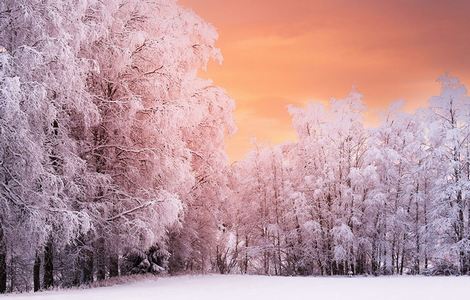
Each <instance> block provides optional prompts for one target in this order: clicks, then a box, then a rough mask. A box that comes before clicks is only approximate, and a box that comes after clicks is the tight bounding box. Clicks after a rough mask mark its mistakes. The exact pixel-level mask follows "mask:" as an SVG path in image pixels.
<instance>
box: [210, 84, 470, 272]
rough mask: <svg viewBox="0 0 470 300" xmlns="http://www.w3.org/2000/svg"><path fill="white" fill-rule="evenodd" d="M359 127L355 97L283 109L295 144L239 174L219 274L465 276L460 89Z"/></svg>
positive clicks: (468, 186)
mask: <svg viewBox="0 0 470 300" xmlns="http://www.w3.org/2000/svg"><path fill="white" fill-rule="evenodd" d="M439 81H440V83H441V85H442V90H441V94H440V95H439V96H436V97H432V98H431V99H430V101H429V106H428V108H424V109H421V110H419V111H417V112H416V113H413V114H410V113H405V112H403V107H402V105H401V104H400V103H396V104H394V105H392V106H391V107H390V109H389V110H388V111H387V112H386V113H385V114H383V116H382V120H381V123H380V125H379V126H377V127H375V128H366V127H365V126H364V123H363V121H362V119H363V113H364V112H365V107H364V105H363V103H362V101H361V95H360V94H358V93H356V92H353V93H351V94H350V95H349V96H348V97H347V98H346V99H343V100H332V101H330V102H329V104H328V105H326V106H324V105H321V104H313V103H312V104H309V105H307V106H306V107H305V108H295V107H291V108H289V111H290V113H291V115H292V119H293V126H294V127H295V129H296V131H297V135H298V142H296V143H292V144H287V145H282V146H276V147H257V148H256V149H255V150H253V151H252V152H251V153H250V155H249V156H248V158H247V159H246V160H244V161H242V162H239V163H237V164H236V165H235V166H234V169H233V174H232V182H233V185H232V187H233V190H234V192H235V199H236V201H232V204H231V205H233V206H232V207H231V209H230V221H228V222H227V224H229V225H228V228H229V229H228V231H227V233H226V238H227V240H228V241H229V242H228V245H229V246H228V248H227V250H226V251H227V252H226V253H225V254H224V255H223V256H222V259H221V260H220V267H219V270H221V271H223V272H230V271H232V272H243V273H251V272H253V273H260V274H273V275H310V274H315V275H342V274H375V275H380V274H405V273H406V274H431V275H432V274H435V275H438V274H469V272H470V243H469V242H470V240H469V238H470V141H469V138H470V126H469V125H470V97H468V96H467V91H466V89H465V87H464V86H463V85H462V84H461V83H460V82H459V80H458V79H456V78H453V77H450V76H447V75H446V76H443V77H441V78H440V80H439Z"/></svg>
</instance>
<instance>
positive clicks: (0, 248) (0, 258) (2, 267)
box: [0, 225, 7, 294]
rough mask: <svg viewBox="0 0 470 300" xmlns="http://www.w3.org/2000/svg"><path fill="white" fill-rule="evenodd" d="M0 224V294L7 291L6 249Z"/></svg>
mask: <svg viewBox="0 0 470 300" xmlns="http://www.w3.org/2000/svg"><path fill="white" fill-rule="evenodd" d="M6 250H7V249H6V245H5V240H4V238H3V228H2V226H1V225H0V294H3V293H5V292H6V291H7V251H6Z"/></svg>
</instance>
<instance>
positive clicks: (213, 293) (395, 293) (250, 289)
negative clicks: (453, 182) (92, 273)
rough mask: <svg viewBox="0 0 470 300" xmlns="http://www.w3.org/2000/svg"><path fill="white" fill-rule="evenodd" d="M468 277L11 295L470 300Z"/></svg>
mask: <svg viewBox="0 0 470 300" xmlns="http://www.w3.org/2000/svg"><path fill="white" fill-rule="evenodd" d="M469 297H470V277H378V278H372V277H368V278H361V277H353V278H316V277H266V276H241V275H227V276H222V275H207V276H180V277H171V278H156V279H147V280H143V281H139V282H134V283H128V284H124V285H118V286H112V287H102V288H94V289H82V290H63V291H54V292H44V293H36V294H19V295H10V296H7V297H6V299H11V300H20V299H25V300H39V299H47V300H95V299H103V300H108V299H109V300H151V299H155V300H197V299H204V300H212V299H214V300H215V299H217V300H227V299H228V300H230V299H236V300H251V299H256V300H262V299H269V300H274V299H284V300H294V299H321V300H323V299H325V300H332V299H345V300H355V299H358V300H359V299H360V300H368V299H374V300H381V299H399V300H406V299H413V300H432V299H436V300H437V299H439V300H452V299H469Z"/></svg>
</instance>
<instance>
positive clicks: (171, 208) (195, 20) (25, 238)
mask: <svg viewBox="0 0 470 300" xmlns="http://www.w3.org/2000/svg"><path fill="white" fill-rule="evenodd" d="M216 38H217V34H216V32H215V30H214V29H213V28H212V27H211V26H210V25H208V24H207V23H205V22H204V21H203V20H201V19H200V18H199V17H198V16H196V15H195V14H194V13H193V12H191V11H189V10H186V9H183V8H182V7H180V6H178V5H177V4H176V3H175V1H173V0H155V1H138V0H105V1H102V0H96V1H62V0H61V1H56V0H47V1H42V0H41V1H35V0H33V1H31V0H24V1H23V0H20V1H18V0H5V1H1V2H0V49H1V50H0V293H4V292H6V291H9V292H12V291H25V290H40V289H47V288H50V287H52V286H73V285H80V284H83V283H90V282H92V281H95V280H102V279H105V278H109V277H113V276H118V275H124V274H133V273H141V272H153V273H158V272H161V271H162V270H165V269H168V268H169V267H170V266H171V269H172V270H173V271H174V272H177V271H180V270H186V269H187V265H191V266H192V268H193V269H194V270H195V271H196V270H204V269H206V268H207V265H208V264H210V262H209V261H204V259H205V257H209V254H208V253H210V252H211V247H213V245H214V244H215V242H214V239H215V235H214V232H215V229H214V228H217V225H216V224H218V223H219V220H218V217H217V214H216V213H215V212H214V211H213V210H210V211H209V210H208V208H214V209H215V208H216V207H217V205H216V204H215V202H216V201H217V202H218V203H219V202H220V201H223V199H224V197H225V195H226V194H227V193H226V192H225V189H226V184H224V181H225V180H226V179H225V177H223V176H222V175H223V174H226V173H227V171H226V170H227V164H226V157H225V153H224V147H223V141H224V135H225V133H227V132H231V131H232V130H233V121H232V115H231V113H232V110H233V102H232V100H231V99H230V98H229V97H228V96H227V95H226V94H225V92H224V91H223V90H222V89H220V88H218V87H216V86H214V85H213V84H212V83H211V82H209V81H206V80H203V79H200V78H198V77H197V72H198V70H199V69H201V68H205V66H206V65H207V63H208V61H209V60H211V59H216V60H219V59H220V54H219V52H218V50H217V49H216V48H215V46H214V43H215V40H216ZM169 245H171V248H170V247H169Z"/></svg>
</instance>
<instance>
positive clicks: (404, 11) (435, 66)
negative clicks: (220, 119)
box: [180, 0, 470, 160]
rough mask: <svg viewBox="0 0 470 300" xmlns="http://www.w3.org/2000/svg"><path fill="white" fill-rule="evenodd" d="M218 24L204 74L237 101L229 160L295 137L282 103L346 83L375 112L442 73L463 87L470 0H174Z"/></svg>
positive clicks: (413, 103) (422, 95) (417, 101)
mask: <svg viewBox="0 0 470 300" xmlns="http://www.w3.org/2000/svg"><path fill="white" fill-rule="evenodd" d="M180 3H182V4H183V5H185V6H186V7H189V8H191V9H193V10H194V11H195V12H196V13H197V14H199V15H200V16H202V17H203V18H204V19H205V20H206V21H208V22H210V23H212V24H213V25H214V26H215V27H216V28H217V30H218V32H219V35H220V37H219V42H218V47H219V48H220V49H221V50H222V53H223V55H224V62H223V64H222V65H220V66H219V65H216V64H211V65H210V66H209V70H208V72H207V74H204V76H207V77H208V78H211V79H213V80H214V81H215V82H216V84H218V85H220V86H222V87H224V88H225V89H226V90H227V91H228V92H229V94H230V95H231V96H232V97H233V98H234V99H235V100H236V105H237V108H236V112H235V118H236V121H237V125H238V132H237V133H236V134H235V135H234V136H233V137H231V138H228V139H227V150H228V153H229V156H230V158H231V159H232V160H237V159H241V158H243V156H244V154H245V153H246V152H247V150H248V149H249V148H250V147H251V140H252V138H256V140H257V141H259V142H263V143H264V142H267V143H272V144H275V143H280V142H284V141H287V140H293V139H294V138H295V135H294V131H293V129H292V128H291V125H290V118H289V115H288V113H287V109H286V106H287V105H288V104H298V105H302V104H304V103H305V102H307V101H308V100H312V99H313V100H325V99H329V98H330V97H336V98H341V97H344V96H346V95H347V93H348V92H349V91H350V90H351V87H352V86H353V85H355V86H356V87H357V89H358V90H359V91H360V92H362V93H363V94H364V96H365V97H364V101H365V103H366V104H367V105H368V107H369V110H370V113H369V114H370V115H369V116H368V117H369V119H374V118H375V117H376V114H377V113H378V112H379V110H380V109H383V108H385V107H386V106H387V105H388V104H389V103H390V102H391V101H393V100H397V99H405V100H407V103H408V104H407V105H408V108H409V109H414V108H416V107H419V106H422V105H424V104H425V103H426V100H427V99H428V98H429V97H430V96H431V95H434V94H436V93H437V92H438V91H439V86H438V85H437V83H436V78H437V77H438V76H439V75H441V74H442V73H445V72H447V71H448V72H450V73H451V74H452V75H456V76H459V77H460V78H461V80H462V81H463V82H464V83H466V84H467V86H469V87H470V1H458V0H452V1H450V0H447V1H444V0H442V1H432V0H427V1H425V0H406V1H405V0H394V1H385V0H384V1H380V0H367V1H354V0H342V1H339V0H323V1H316V0H289V1H281V0H180Z"/></svg>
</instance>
